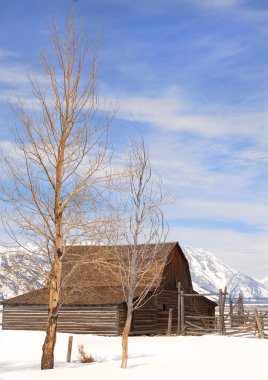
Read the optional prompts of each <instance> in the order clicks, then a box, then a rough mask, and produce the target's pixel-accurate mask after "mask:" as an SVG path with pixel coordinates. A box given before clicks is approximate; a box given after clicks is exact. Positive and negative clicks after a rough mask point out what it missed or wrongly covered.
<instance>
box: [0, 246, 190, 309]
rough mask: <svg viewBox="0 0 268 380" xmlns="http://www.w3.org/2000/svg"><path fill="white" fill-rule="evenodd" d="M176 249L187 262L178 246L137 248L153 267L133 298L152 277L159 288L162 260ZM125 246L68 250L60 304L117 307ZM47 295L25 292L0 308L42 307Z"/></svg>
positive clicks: (120, 289)
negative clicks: (24, 305)
mask: <svg viewBox="0 0 268 380" xmlns="http://www.w3.org/2000/svg"><path fill="white" fill-rule="evenodd" d="M175 247H177V248H178V249H179V251H180V254H181V255H182V256H183V257H184V259H185V261H186V263H187V267H188V262H187V259H186V258H185V256H184V254H183V252H182V250H181V248H180V247H179V244H178V243H161V244H158V245H156V244H148V245H146V246H145V245H139V246H138V250H139V251H143V253H144V256H145V260H149V259H150V257H151V255H153V254H155V261H154V265H153V266H152V267H151V269H150V270H149V271H148V273H147V275H146V276H144V278H143V280H142V282H141V283H140V286H139V288H138V289H137V290H136V294H135V295H136V296H138V295H139V294H140V292H141V291H142V289H143V288H144V287H145V286H146V285H147V286H148V284H151V278H152V276H153V275H154V274H155V273H158V274H159V275H158V276H157V277H155V281H154V283H153V284H151V285H153V286H154V287H158V286H160V285H162V280H163V278H162V277H163V273H162V272H163V266H162V265H161V264H162V262H163V259H164V260H165V261H166V263H167V262H168V257H169V254H170V253H171V252H172V251H173V249H174V248H175ZM129 248H130V247H129V246H126V245H120V246H95V245H83V246H82V245H81V246H69V247H67V250H66V253H65V255H64V258H63V260H62V279H63V281H65V282H64V287H63V289H62V291H61V293H62V296H61V298H62V299H61V301H62V303H63V304H73V305H76V304H80V305H82V304H119V303H122V302H124V301H125V297H124V294H123V290H122V283H121V280H120V276H119V271H118V264H119V263H118V257H120V259H123V260H124V259H126V258H127V257H128V252H129ZM48 299H49V291H48V289H47V288H43V289H39V290H36V291H32V292H28V293H25V294H22V295H19V296H17V297H13V298H10V299H8V300H4V301H2V302H1V303H2V304H31V305H39V304H40V305H41V304H42V305H44V304H47V303H48Z"/></svg>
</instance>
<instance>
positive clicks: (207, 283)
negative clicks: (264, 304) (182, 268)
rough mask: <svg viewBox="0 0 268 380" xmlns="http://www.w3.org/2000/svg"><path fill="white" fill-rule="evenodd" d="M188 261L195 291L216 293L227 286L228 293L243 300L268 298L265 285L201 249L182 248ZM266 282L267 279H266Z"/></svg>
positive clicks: (267, 289) (267, 288)
mask: <svg viewBox="0 0 268 380" xmlns="http://www.w3.org/2000/svg"><path fill="white" fill-rule="evenodd" d="M182 249H183V252H184V254H185V256H186V258H187V259H188V262H189V266H190V271H191V276H192V281H193V286H194V288H195V289H196V290H197V291H199V292H200V291H203V292H218V290H219V289H224V287H225V286H227V289H228V293H229V294H230V295H231V296H233V297H238V295H239V293H242V294H243V296H244V297H245V298H258V297H268V287H267V286H266V283H265V282H264V283H262V282H260V281H257V280H255V279H253V278H251V277H249V276H247V275H245V274H243V273H241V272H239V271H237V270H235V269H233V268H231V267H229V266H227V265H225V264H224V263H223V262H222V261H220V260H219V259H218V258H217V257H215V256H214V255H213V254H212V253H211V252H209V251H208V250H206V249H203V248H192V247H183V248H182ZM266 279H267V280H268V278H266Z"/></svg>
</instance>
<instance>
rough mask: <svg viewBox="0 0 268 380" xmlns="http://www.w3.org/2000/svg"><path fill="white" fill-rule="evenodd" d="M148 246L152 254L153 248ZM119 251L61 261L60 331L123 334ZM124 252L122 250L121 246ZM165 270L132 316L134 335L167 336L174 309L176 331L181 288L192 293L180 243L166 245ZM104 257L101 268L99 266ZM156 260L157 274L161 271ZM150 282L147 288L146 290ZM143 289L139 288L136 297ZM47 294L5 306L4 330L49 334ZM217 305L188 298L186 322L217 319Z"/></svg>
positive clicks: (75, 251)
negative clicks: (201, 318) (117, 257)
mask: <svg viewBox="0 0 268 380" xmlns="http://www.w3.org/2000/svg"><path fill="white" fill-rule="evenodd" d="M153 247H154V246H153V245H151V246H150V245H149V246H148V250H149V252H150V249H153ZM115 249H118V247H101V246H73V247H69V248H68V251H67V252H66V254H65V256H64V260H63V278H64V279H65V286H64V288H63V290H62V292H61V308H60V312H59V319H58V331H60V332H68V333H87V334H101V335H110V336H115V335H121V334H122V331H123V327H124V323H125V319H126V303H125V298H124V294H123V291H122V286H121V284H120V282H119V276H118V274H116V270H114V269H112V268H113V267H114V263H115V255H114V254H113V253H114V250H115ZM120 249H121V250H124V246H120ZM158 255H159V257H160V256H161V255H164V256H165V258H166V259H165V265H164V268H163V269H162V271H161V273H160V276H159V278H158V280H157V284H155V286H156V288H157V291H156V292H155V294H154V295H153V296H152V293H149V295H148V300H147V302H146V303H145V304H144V305H143V306H142V307H141V308H139V309H137V310H135V311H134V315H133V321H132V327H131V334H132V335H140V334H165V333H166V330H167V326H168V316H169V310H170V309H172V310H173V313H172V314H173V323H172V331H173V332H176V331H177V328H178V289H177V284H178V283H181V287H182V289H183V290H184V291H185V292H186V293H191V294H194V293H196V292H195V291H194V290H193V286H192V281H191V275H190V270H189V264H188V261H187V259H186V257H185V255H184V253H183V251H182V249H181V248H180V246H179V244H178V243H164V244H162V245H161V251H160V252H159V253H158ZM102 258H103V263H104V264H103V265H101V262H102ZM157 265H158V264H157V260H156V261H155V268H154V269H155V270H158V267H157ZM146 281H147V280H146V279H145V280H144V284H143V286H146ZM140 291H141V289H139V288H138V289H137V292H136V294H137V296H138V294H139V292H140ZM48 296H49V292H48V289H46V288H43V289H39V290H36V291H33V292H29V293H26V294H22V295H20V296H17V297H13V298H10V299H8V300H5V301H2V304H3V321H2V328H3V329H8V330H45V327H46V320H47V309H48ZM216 306H217V305H216V303H214V302H213V301H210V300H209V299H207V298H205V297H203V296H199V297H189V298H186V297H185V301H184V317H185V319H186V320H187V318H191V317H192V316H197V315H199V316H200V315H201V316H204V317H214V316H215V307H216Z"/></svg>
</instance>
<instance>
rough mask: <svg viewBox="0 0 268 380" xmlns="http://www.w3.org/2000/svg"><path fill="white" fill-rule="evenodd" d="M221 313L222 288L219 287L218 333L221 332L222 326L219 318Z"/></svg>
mask: <svg viewBox="0 0 268 380" xmlns="http://www.w3.org/2000/svg"><path fill="white" fill-rule="evenodd" d="M221 315H222V290H221V289H219V325H218V326H219V333H220V334H221V331H222V328H221V321H222V318H221Z"/></svg>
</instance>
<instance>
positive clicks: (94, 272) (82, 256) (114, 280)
mask: <svg viewBox="0 0 268 380" xmlns="http://www.w3.org/2000/svg"><path fill="white" fill-rule="evenodd" d="M175 247H178V248H179V250H180V251H181V252H180V253H181V254H182V255H183V252H182V250H181V249H180V247H179V245H178V243H161V244H157V245H156V244H147V245H139V246H137V249H138V251H139V253H142V254H143V260H144V262H146V261H149V260H150V259H151V258H152V256H154V263H153V265H150V270H148V272H147V274H146V275H145V276H144V277H143V280H142V282H141V283H140V286H148V284H151V279H152V276H154V275H155V274H156V273H157V274H158V276H157V277H156V278H155V282H154V286H159V285H160V284H161V281H162V272H163V269H164V266H163V263H165V264H167V263H168V259H169V254H170V253H171V252H172V250H173V249H174V248H175ZM130 249H131V247H130V246H127V245H118V246H95V245H87V246H85V245H84V246H70V247H67V250H66V253H65V255H64V258H63V263H62V280H63V281H64V286H65V287H72V288H74V287H78V288H81V287H82V288H85V287H92V286H113V287H114V286H121V284H122V281H121V278H120V275H119V273H120V271H119V265H120V264H119V260H123V261H125V262H126V263H128V260H129V257H130V255H129V251H130ZM185 261H186V262H187V259H186V258H185ZM126 267H127V266H126Z"/></svg>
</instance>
